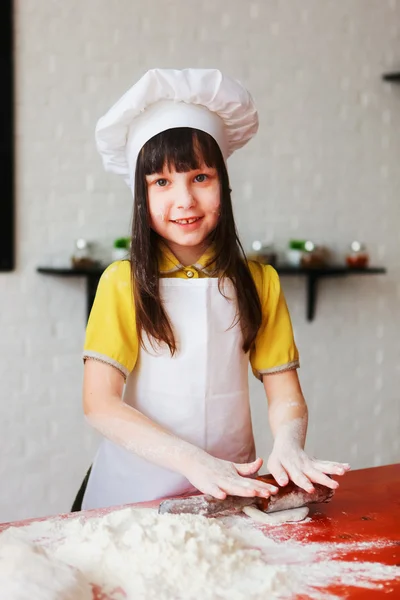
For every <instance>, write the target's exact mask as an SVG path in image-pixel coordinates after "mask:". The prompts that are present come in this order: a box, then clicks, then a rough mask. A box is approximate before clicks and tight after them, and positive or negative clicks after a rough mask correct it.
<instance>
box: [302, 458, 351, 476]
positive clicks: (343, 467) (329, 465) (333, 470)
mask: <svg viewBox="0 0 400 600" xmlns="http://www.w3.org/2000/svg"><path fill="white" fill-rule="evenodd" d="M312 462H313V467H314V468H315V469H318V471H321V472H322V473H328V474H329V475H344V474H345V473H347V471H350V469H351V467H350V465H349V464H348V463H337V462H330V461H327V460H313V461H312Z"/></svg>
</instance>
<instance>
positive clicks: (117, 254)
mask: <svg viewBox="0 0 400 600" xmlns="http://www.w3.org/2000/svg"><path fill="white" fill-rule="evenodd" d="M130 250H131V238H128V237H121V238H118V239H116V240H114V244H113V248H112V260H113V261H115V260H128V259H129V255H130Z"/></svg>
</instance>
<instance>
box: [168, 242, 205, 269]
mask: <svg viewBox="0 0 400 600" xmlns="http://www.w3.org/2000/svg"><path fill="white" fill-rule="evenodd" d="M159 248H160V255H159V259H158V269H159V272H160V273H161V274H162V275H169V274H170V273H176V272H177V271H181V270H184V269H187V268H191V269H196V270H197V271H201V272H202V273H204V274H205V275H208V276H211V275H212V274H213V273H214V269H215V265H214V263H213V262H211V263H210V261H211V260H212V258H213V256H214V248H213V246H209V247H208V248H207V250H206V251H205V252H204V254H203V255H202V256H201V257H200V258H199V259H198V261H197V262H196V263H195V264H194V265H190V266H189V267H184V266H183V265H182V264H181V263H180V262H179V260H178V259H177V258H176V256H175V255H174V254H173V253H172V252H171V250H170V249H169V248H168V246H167V245H166V244H164V243H163V242H160V246H159Z"/></svg>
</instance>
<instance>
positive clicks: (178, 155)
mask: <svg viewBox="0 0 400 600" xmlns="http://www.w3.org/2000/svg"><path fill="white" fill-rule="evenodd" d="M203 163H205V164H206V165H207V167H211V168H215V169H216V170H217V172H218V176H219V183H220V194H221V205H220V217H219V221H218V224H217V227H216V228H215V230H214V231H213V232H212V234H211V235H210V244H213V247H214V249H215V254H214V255H213V258H212V262H213V263H215V274H216V276H218V278H219V282H220V284H221V282H222V281H223V279H224V278H225V277H227V278H229V279H230V280H231V281H232V283H233V285H234V287H235V290H236V296H237V304H238V314H237V320H236V322H237V321H238V320H239V321H240V326H241V329H242V333H243V350H244V351H245V352H248V351H249V350H250V348H251V347H252V345H253V343H254V340H255V337H256V335H257V332H258V329H259V327H260V325H261V303H260V298H259V296H258V293H257V289H256V286H255V284H254V281H253V278H252V275H251V273H250V270H249V267H248V264H247V261H246V258H245V255H244V251H243V248H242V245H241V243H240V240H239V237H238V233H237V230H236V226H235V221H234V217H233V211H232V202H231V190H230V187H229V178H228V173H227V170H226V166H225V162H224V159H223V157H222V154H221V151H220V149H219V146H218V144H217V142H216V141H215V140H214V139H213V138H212V137H211V136H210V135H208V134H207V133H204V132H203V131H199V130H197V129H191V128H188V127H179V128H176V129H168V130H166V131H163V132H161V133H159V134H157V135H156V136H154V137H153V138H151V139H150V140H149V141H148V142H146V144H145V145H144V146H143V148H142V149H141V151H140V153H139V156H138V160H137V163H136V172H135V202H134V212H133V224H132V246H131V257H130V261H131V267H132V269H131V270H132V286H133V290H134V292H133V296H134V302H135V309H136V326H137V332H138V336H139V340H140V343H141V345H142V347H144V342H143V333H146V334H147V335H148V337H149V340H150V343H151V344H152V346H153V347H154V342H156V343H157V344H161V343H165V344H166V345H167V346H168V348H169V350H170V352H171V355H174V354H175V352H176V351H177V347H176V341H175V337H174V332H173V330H172V326H171V323H170V321H169V318H168V315H167V313H166V311H165V309H164V307H163V304H162V300H161V296H160V290H159V273H158V259H159V243H158V242H159V236H158V235H157V233H155V231H153V230H152V229H151V227H150V216H149V210H148V201H147V184H146V175H150V174H153V173H161V172H162V171H163V169H164V167H165V166H167V167H168V168H170V169H171V168H172V167H173V168H175V170H176V171H177V172H178V173H183V172H185V171H190V170H194V169H199V168H200V167H201V165H202V164H203ZM220 291H221V285H220ZM221 293H222V292H221Z"/></svg>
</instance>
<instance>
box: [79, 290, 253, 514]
mask: <svg viewBox="0 0 400 600" xmlns="http://www.w3.org/2000/svg"><path fill="white" fill-rule="evenodd" d="M160 292H161V297H162V299H163V302H164V306H165V308H166V311H167V313H168V315H169V318H170V320H171V323H172V326H173V330H174V333H175V338H176V341H177V345H178V352H177V354H176V355H175V356H174V357H171V355H170V352H169V350H168V349H164V348H163V349H162V350H158V351H153V350H152V349H151V347H150V346H149V345H148V344H147V351H144V350H142V349H141V351H140V352H139V357H138V361H137V364H136V366H135V368H134V370H133V371H132V373H131V374H130V375H129V377H128V379H127V381H126V385H125V390H124V396H123V399H124V402H126V403H127V404H129V405H130V406H132V407H134V408H136V409H137V410H139V411H141V412H142V413H143V414H145V415H147V416H148V417H149V418H150V419H152V420H153V421H155V422H156V423H158V424H159V425H161V426H163V427H165V429H167V430H168V431H170V432H172V433H173V434H175V435H176V436H178V437H179V438H182V439H184V440H186V441H187V442H190V443H191V444H194V445H195V446H198V447H200V448H203V449H204V450H205V451H206V452H208V453H209V454H211V455H213V456H215V457H217V458H222V459H225V460H230V461H234V462H239V463H242V462H249V461H251V460H253V459H254V439H253V432H252V426H251V417H250V405H249V393H248V354H245V353H244V352H243V350H242V334H241V330H240V326H239V324H236V325H235V326H234V327H232V324H233V322H234V321H235V316H236V300H235V299H234V288H233V285H232V284H231V282H229V281H227V282H226V283H225V284H224V286H223V292H224V295H225V296H227V298H226V297H224V296H223V295H222V294H221V293H220V291H219V289H218V279H215V278H210V279H209V278H204V279H194V280H193V279H192V280H186V279H174V278H170V279H161V280H160ZM194 491H195V489H194V488H193V486H192V485H191V484H190V483H189V481H188V480H187V479H186V478H185V477H183V476H182V475H180V474H179V473H175V472H174V471H171V470H169V469H165V468H162V467H159V466H157V465H155V464H153V463H151V462H149V461H147V460H145V459H143V458H140V457H139V456H137V455H135V454H133V453H132V452H129V451H128V450H125V449H124V448H122V447H121V446H118V445H117V444H114V443H113V442H111V441H109V440H107V439H104V441H103V442H102V443H101V445H100V448H99V450H98V452H97V455H96V458H95V460H94V463H93V467H92V471H91V474H90V478H89V481H88V485H87V488H86V492H85V496H84V499H83V503H82V509H83V510H86V509H90V508H101V507H106V506H115V505H120V504H128V503H134V502H143V501H146V500H154V499H158V498H163V497H165V496H177V495H181V494H185V493H191V492H194Z"/></svg>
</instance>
